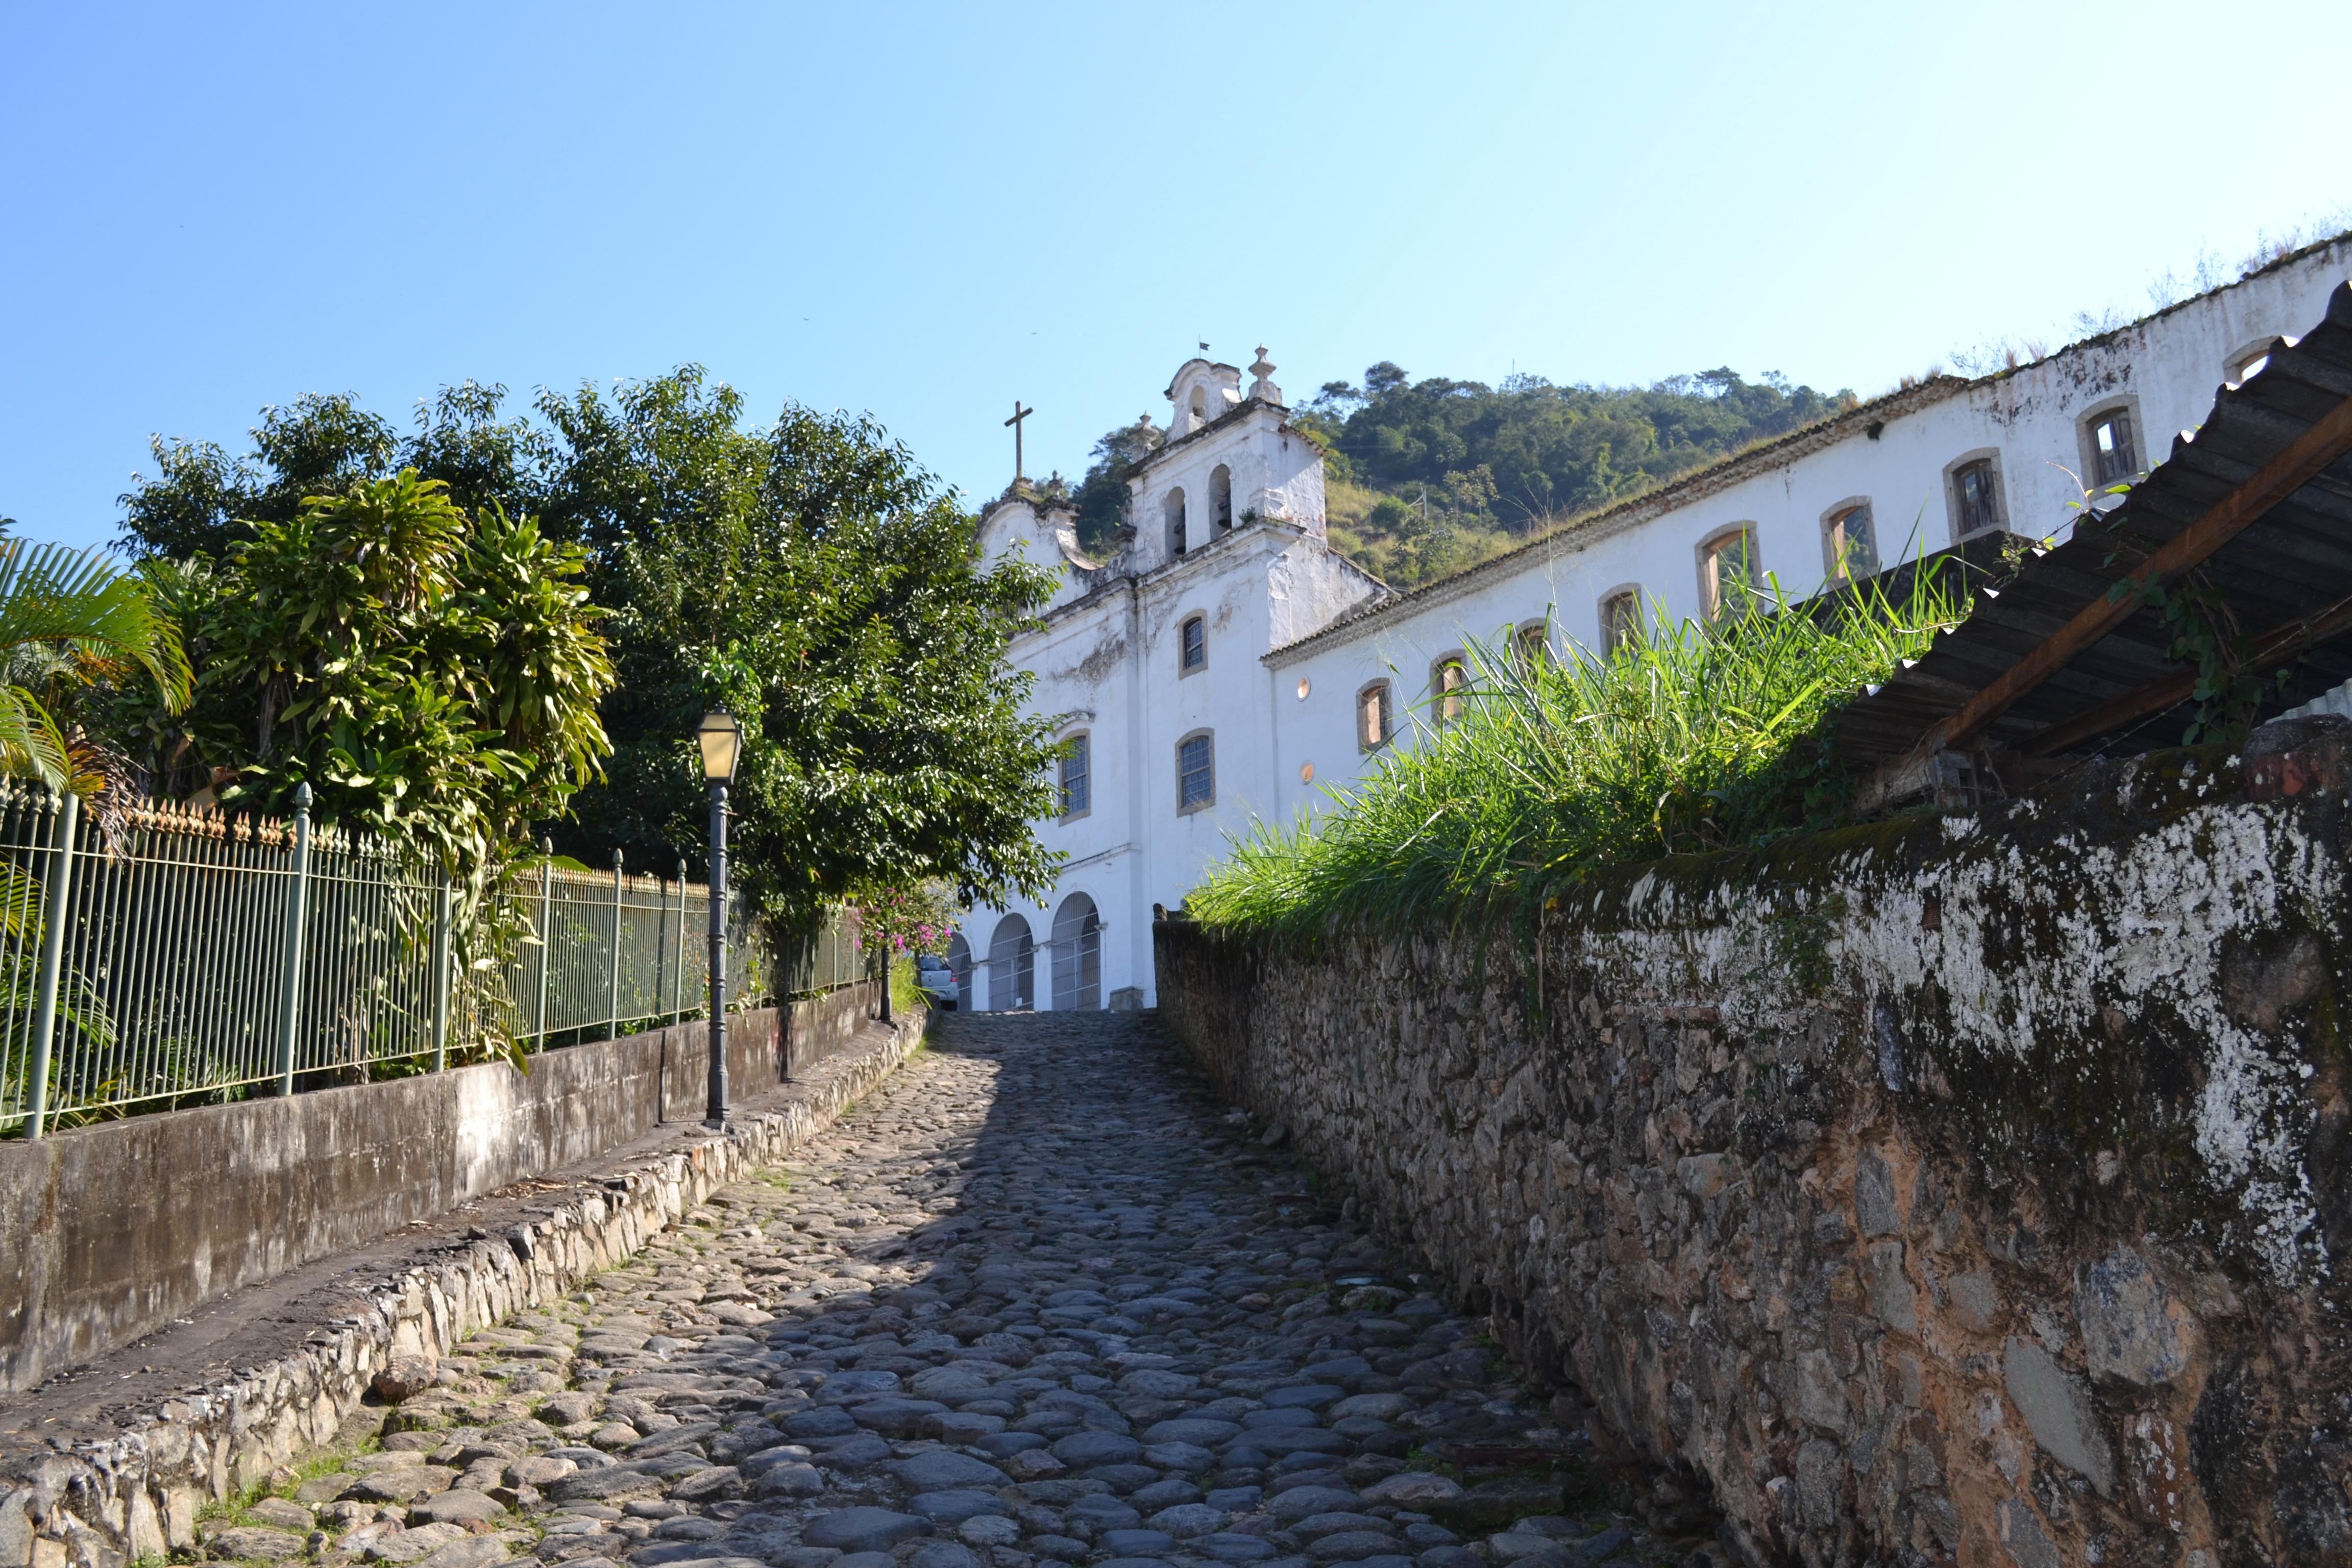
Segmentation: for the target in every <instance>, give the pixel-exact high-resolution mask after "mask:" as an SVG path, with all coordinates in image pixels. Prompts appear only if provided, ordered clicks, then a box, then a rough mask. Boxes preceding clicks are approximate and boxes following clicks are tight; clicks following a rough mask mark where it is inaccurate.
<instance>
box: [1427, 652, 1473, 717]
mask: <svg viewBox="0 0 2352 1568" xmlns="http://www.w3.org/2000/svg"><path fill="white" fill-rule="evenodd" d="M1469 689H1470V667H1469V666H1468V665H1466V664H1465V663H1463V662H1462V656H1461V655H1460V654H1458V653H1449V654H1442V655H1440V656H1439V657H1438V658H1436V659H1434V660H1433V661H1432V662H1431V664H1430V667H1429V698H1430V709H1431V711H1433V713H1435V714H1436V715H1437V721H1438V723H1440V724H1441V725H1443V724H1451V723H1453V722H1454V721H1455V720H1456V719H1459V718H1460V717H1462V710H1463V709H1464V708H1465V707H1466V706H1467V705H1468V704H1467V702H1466V700H1465V697H1464V695H1463V694H1464V693H1465V692H1466V691H1468V690H1469Z"/></svg>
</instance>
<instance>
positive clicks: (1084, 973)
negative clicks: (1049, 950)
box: [1054, 893, 1102, 1013]
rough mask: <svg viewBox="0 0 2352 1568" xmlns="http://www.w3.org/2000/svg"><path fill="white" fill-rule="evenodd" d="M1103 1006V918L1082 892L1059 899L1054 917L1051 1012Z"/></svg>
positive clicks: (1082, 1009) (1084, 1009) (1083, 1009)
mask: <svg viewBox="0 0 2352 1568" xmlns="http://www.w3.org/2000/svg"><path fill="white" fill-rule="evenodd" d="M1101 1005H1102V921H1101V919H1100V917H1098V916H1097V914H1096V913H1095V901H1094V900H1092V899H1090V898H1088V897H1087V896H1086V895H1085V894H1084V893H1072V894H1071V895H1070V896H1069V897H1068V898H1066V899H1065V900H1062V907H1061V909H1060V910H1057V911H1056V912H1055V916H1054V1011H1055V1012H1056V1013H1066V1012H1073V1011H1086V1010H1091V1009H1093V1008H1097V1007H1099V1006H1101Z"/></svg>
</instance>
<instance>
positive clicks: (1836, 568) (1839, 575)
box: [1822, 496, 1878, 583]
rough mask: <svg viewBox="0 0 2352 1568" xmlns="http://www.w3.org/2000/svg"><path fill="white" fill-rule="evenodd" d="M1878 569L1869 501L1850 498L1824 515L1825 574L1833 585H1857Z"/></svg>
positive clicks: (1875, 541) (1823, 570) (1875, 538)
mask: <svg viewBox="0 0 2352 1568" xmlns="http://www.w3.org/2000/svg"><path fill="white" fill-rule="evenodd" d="M1877 570H1878V536H1877V533H1876V531H1874V529H1873V528H1872V527H1871V521H1870V500H1869V498H1868V497H1866V496H1853V497H1849V498H1848V499H1846V500H1842V501H1840V502H1838V503H1837V505H1835V506H1833V507H1832V508H1830V510H1827V511H1825V512H1823V513H1822V575H1823V576H1824V577H1826V578H1828V579H1829V580H1830V581H1831V582H1832V583H1858V582H1860V581H1861V580H1862V579H1864V577H1867V576H1869V575H1871V574H1873V573H1874V572H1876V571H1877Z"/></svg>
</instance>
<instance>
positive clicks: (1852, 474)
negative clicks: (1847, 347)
mask: <svg viewBox="0 0 2352 1568" xmlns="http://www.w3.org/2000/svg"><path fill="white" fill-rule="evenodd" d="M2347 273H2352V243H2345V242H2337V243H2334V244H2330V245H2326V246H2323V247H2318V248H2316V249H2315V250H2314V251H2312V252H2311V253H2310V254H2308V255H2305V256H2303V257H2300V258H2297V259H2295V260H2293V261H2290V262H2287V263H2284V264H2282V265H2281V266H2279V267H2277V268H2273V269H2271V270H2269V271H2265V272H2262V273H2259V274H2256V275H2255V276H2253V277H2251V278H2248V279H2243V280H2242V281H2241V282H2238V283H2234V284H2232V285H2231V286H2230V287H2228V288H2225V289H2217V290H2215V291H2213V292H2211V293H2209V294H2203V295H2200V296H2198V297H2197V298H2196V299H2193V300H2187V301H2185V302H2183V303H2182V304H2180V305H2179V306H2178V307H2176V308H2175V309H2172V310H2168V311H2166V312H2165V313H2163V314H2162V315H2158V316H2155V317H2151V318H2150V319H2148V320H2147V321H2142V322H2139V323H2138V324H2137V325H2135V326H2131V327H2127V328H2125V329H2122V330H2121V331H2116V332H2114V333H2111V334H2108V335H2106V336H2104V337H2100V338H2095V339H2092V340H2089V341H2087V342H2083V343H2079V344H2076V345H2074V347H2071V348H2067V349H2064V350H2062V351H2060V352H2059V353H2054V354H2053V355H2051V356H2050V357H2049V358H2047V359H2044V360H2040V361H2037V362H2035V363H2032V364H2028V365H2025V366H2022V367H2021V368H2020V369H2018V370H2015V371H2012V372H2008V373H2005V374H2000V375H1997V376H1989V377H1985V378H1982V379H1979V380H1976V381H1965V382H1964V381H1961V380H1959V379H1958V378H1957V377H1954V378H1948V379H1946V380H1944V381H1942V382H1938V383H1936V384H1931V385H1929V386H1927V387H1923V388H1920V389H1917V390H1916V391H1914V392H1912V393H1909V394H1906V395H1898V396H1896V397H1895V398H1893V399H1891V400H1890V401H1889V402H1888V403H1887V404H1886V405H1883V406H1879V407H1874V408H1865V409H1863V410H1859V411H1857V413H1856V414H1854V415H1853V416H1849V417H1847V418H1846V419H1844V420H1843V421H1842V422H1840V423H1838V424H1836V425H1833V426H1829V427H1826V428H1824V429H1823V430H1822V431H1819V432H1816V433H1812V434H1809V435H1808V436H1807V437H1802V438H1801V439H1799V440H1796V441H1793V442H1791V443H1789V444H1788V445H1787V446H1786V447H1780V448H1768V449H1766V450H1763V451H1759V452H1757V453H1754V454H1752V455H1750V456H1748V457H1747V458H1738V459H1735V460H1734V461H1732V462H1730V463H1727V464H1725V465H1723V466H1721V467H1720V468H1717V469H1712V470H1708V471H1706V472H1704V473H1702V474H1699V475H1696V476H1694V477H1693V478H1692V479H1689V480H1685V481H1683V482H1681V483H1679V484H1677V485H1675V486H1674V487H1672V488H1671V489H1669V490H1668V491H1667V492H1666V493H1664V495H1662V496H1661V497H1659V498H1657V499H1656V500H1653V501H1649V502H1644V503H1640V504H1636V505H1634V506H1632V507H1629V508H1628V509H1626V510H1625V511H1624V513H1623V514H1622V515H1621V516H1618V517H1615V518H1612V519H1604V520H1601V521H1599V522H1598V523H1596V525H1594V526H1592V527H1590V528H1585V529H1579V530H1576V531H1570V532H1569V533H1566V534H1563V535H1561V536H1560V537H1559V538H1558V539H1556V540H1552V541H1548V542H1543V543H1541V544H1538V545H1537V546H1535V547H1533V548H1530V549H1528V550H1527V551H1524V552H1520V553H1519V554H1517V555H1515V556H1511V557H1508V558H1506V559H1505V560H1503V561H1500V562H1496V563H1492V564H1489V565H1486V566H1483V567H1479V568H1475V569H1474V570H1472V571H1470V572H1468V573H1465V574H1463V575H1461V576H1460V577H1457V578H1454V579H1452V580H1450V581H1448V582H1444V583H1440V584H1433V586H1431V587H1429V588H1426V589H1423V590H1422V591H1420V592H1418V593H1415V594H1413V595H1411V596H1410V597H1408V598H1406V599H1404V600H1402V601H1401V602H1398V603H1394V604H1391V605H1387V606H1386V607H1384V608H1381V609H1380V610H1378V611H1377V612H1375V613H1373V614H1371V615H1369V616H1362V617H1360V618H1359V619H1356V620H1354V621H1351V622H1347V623H1344V624H1342V625H1341V626H1339V627H1338V628H1337V629H1334V630H1332V631H1331V632H1329V633H1328V634H1327V635H1326V636H1324V637H1319V638H1316V639H1314V640H1311V641H1307V642H1305V643H1303V644H1302V645H1297V646H1286V647H1282V648H1278V649H1276V651H1275V652H1274V653H1272V654H1271V655H1269V656H1268V658H1267V661H1266V662H1267V664H1268V666H1269V667H1270V668H1273V669H1274V670H1275V671H1276V674H1278V675H1280V676H1282V677H1283V678H1284V679H1282V680H1280V681H1278V682H1277V683H1276V686H1277V689H1278V690H1279V691H1281V692H1285V693H1287V692H1289V691H1291V690H1293V689H1295V687H1296V684H1297V679H1299V678H1302V677H1303V678H1305V679H1307V681H1308V682H1309V684H1310V686H1311V687H1312V689H1313V690H1314V691H1315V692H1316V693H1318V695H1317V696H1316V697H1313V698H1311V699H1310V700H1308V701H1307V703H1305V704H1295V703H1278V704H1277V705H1276V714H1275V718H1276V724H1277V737H1278V738H1277V746H1278V750H1279V756H1280V766H1279V767H1277V769H1276V776H1277V777H1279V778H1281V779H1283V780H1285V781H1286V783H1285V784H1284V787H1283V790H1282V793H1281V795H1280V797H1279V798H1278V799H1277V800H1276V802H1275V808H1276V815H1277V816H1283V817H1288V816H1292V815H1295V814H1296V813H1297V812H1298V811H1300V810H1314V809H1321V808H1322V807H1323V806H1324V805H1327V804H1328V802H1327V801H1326V800H1325V798H1324V796H1323V794H1322V791H1321V789H1320V788H1318V784H1325V783H1328V782H1331V781H1334V780H1344V779H1350V778H1354V777H1357V776H1360V774H1361V773H1363V772H1364V771H1366V770H1367V769H1368V768H1369V766H1370V760H1369V759H1366V758H1363V757H1361V756H1360V754H1359V752H1358V750H1357V746H1356V730H1355V720H1354V714H1353V710H1352V703H1353V700H1354V698H1355V694H1356V692H1357V690H1358V689H1360V687H1361V686H1362V685H1363V683H1364V682H1366V681H1368V680H1370V679H1375V678H1376V677H1378V676H1381V675H1382V674H1384V673H1387V672H1389V671H1391V670H1393V671H1394V672H1395V680H1396V696H1397V700H1398V703H1399V706H1400V710H1401V711H1402V708H1403V706H1404V705H1405V704H1408V703H1412V702H1414V701H1416V700H1421V699H1423V697H1424V696H1425V693H1426V689H1427V685H1428V680H1429V671H1430V666H1431V663H1432V661H1433V660H1434V659H1435V658H1438V657H1439V656H1440V655H1441V654H1444V653H1446V652H1449V651H1451V650H1454V649H1457V648H1460V647H1463V645H1464V644H1465V642H1468V641H1470V640H1472V639H1488V638H1492V637H1495V636H1496V633H1497V632H1498V631H1501V630H1502V629H1504V628H1506V627H1511V626H1520V625H1523V624H1524V623H1526V622H1528V621H1530V620H1534V619H1538V618H1542V617H1545V616H1547V615H1548V616H1549V619H1550V623H1551V626H1550V638H1551V642H1552V644H1553V646H1554V647H1556V648H1559V649H1562V650H1565V649H1566V648H1568V647H1570V645H1582V646H1584V647H1598V646H1600V641H1601V619H1600V616H1601V600H1602V599H1603V597H1604V596H1606V595H1611V594H1613V593H1615V592H1617V591H1619V590H1621V589H1624V588H1628V587H1635V588H1638V589H1639V590H1640V591H1641V593H1642V595H1643V598H1644V600H1645V602H1647V603H1649V604H1650V605H1652V606H1653V610H1654V611H1656V610H1660V609H1662V610H1663V611H1664V614H1665V615H1666V616H1667V617H1668V618H1669V619H1674V620H1679V619H1682V618H1683V617H1685V616H1696V615H1698V614H1699V613H1700V611H1701V605H1700V599H1699V547H1700V546H1701V544H1702V543H1703V542H1706V540H1708V539H1709V538H1711V537H1714V536H1715V535H1716V534H1717V533H1718V532H1719V531H1722V530H1724V529H1727V528H1729V527H1731V526H1733V525H1735V524H1743V523H1744V524H1747V525H1749V526H1750V527H1752V528H1753V530H1754V531H1755V536H1756V540H1757V550H1758V555H1759V560H1760V562H1761V565H1762V568H1763V570H1765V571H1767V572H1769V573H1772V574H1775V575H1776V576H1777V577H1778V578H1779V580H1780V584H1782V586H1783V587H1784V588H1785V589H1786V590H1787V591H1788V592H1789V593H1790V594H1791V595H1807V594H1810V593H1811V592H1812V591H1813V589H1814V588H1815V586H1816V585H1818V584H1820V583H1821V582H1822V580H1823V577H1824V571H1825V569H1824V563H1823V559H1822V520H1823V517H1824V515H1825V514H1826V513H1827V512H1829V511H1830V510H1832V509H1833V508H1835V507H1839V506H1843V505H1846V504H1850V503H1851V502H1853V501H1855V500H1867V501H1868V502H1869V503H1870V505H1871V507H1872V510H1873V511H1874V522H1875V528H1876V531H1877V537H1878V548H1879V553H1880V555H1881V558H1882V560H1884V561H1887V562H1892V561H1895V560H1897V559H1900V558H1903V557H1904V556H1906V555H1908V554H1912V553H1916V552H1917V551H1918V550H1921V549H1926V550H1940V549H1943V548H1944V547H1945V546H1946V545H1948V544H1949V543H1951V542H1953V541H1954V540H1955V539H1956V538H1957V537H1958V526H1959V520H1958V517H1957V515H1955V513H1954V510H1953V507H1952V495H1951V487H1950V486H1949V485H1948V483H1947V482H1946V478H1945V476H1946V470H1947V469H1948V467H1949V466H1950V465H1951V464H1952V463H1953V462H1954V461H1955V460H1957V459H1958V458H1962V457H1963V456H1965V455H1968V454H1972V453H1991V454H1993V455H1994V458H1995V460H1996V462H1997V463H1998V466H1999V468H2000V484H2001V491H2002V502H2003V506H2004V510H2005V514H2006V515H2005V521H2006V522H2007V525H2008V527H2009V529H2010V530H2011V531H2014V532H2018V533H2021V534H2027V535H2030V536H2032V537H2035V538H2042V537H2048V536H2063V534H2064V533H2065V532H2066V531H2068V529H2069V528H2070V527H2071V525H2072V520H2073V518H2074V516H2075V515H2076V513H2075V511H2074V504H2075V503H2079V502H2080V501H2081V500H2082V499H2083V489H2082V487H2083V486H2084V485H2088V484H2089V483H2090V479H2089V476H2088V474H2087V472H2086V470H2085V466H2084V444H2083V442H2084V437H2083V421H2084V416H2085V415H2086V414H2087V413H2089V412H2090V411H2092V410H2095V409H2101V408H2104V407H2105V406H2107V405H2111V404H2113V403H2114V402H2116V400H2117V399H2118V398H2123V399H2128V400H2129V404H2130V406H2131V407H2132V410H2133V412H2134V415H2135V420H2134V424H2135V426H2136V434H2137V440H2138V446H2139V455H2140V459H2141V461H2142V462H2143V463H2144V464H2145V463H2148V462H2153V461H2155V460H2157V459H2158V458H2163V457H2164V456H2165V455H2166V454H2167V453H2168V452H2169V451H2170V450H2171V447H2172V441H2173V437H2174V436H2175V435H2176V433H2178V432H2179V431H2182V430H2185V429H2189V428H2192V427H2193V426H2196V425H2198V424H2199V423H2200V422H2201V421H2202V420H2203V419H2204V418H2205V416H2206V414H2207V412H2208V411H2209V410H2210V408H2211V407H2212V405H2213V395H2214V392H2215V390H2216V389H2217V388H2218V387H2219V386H2220V385H2221V383H2222V381H2223V380H2224V378H2225V376H2226V374H2227V373H2228V371H2229V369H2230V368H2231V366H2232V365H2233V364H2235V363H2236V362H2237V357H2238V355H2240V354H2241V353H2243V352H2244V351H2245V350H2247V349H2248V348H2251V347H2252V346H2254V345H2256V344H2259V343H2260V342H2263V340H2264V339H2266V338H2271V337H2276V336H2279V335H2283V334H2284V335H2290V336H2292V335H2295V334H2299V333H2301V332H2303V331H2305V330H2306V329H2307V328H2309V327H2310V326H2311V324H2312V323H2314V322H2315V321H2319V320H2320V319H2321V318H2322V317H2323V316H2325V314H2326V308H2327V296H2328V292H2329V290H2330V289H2334V288H2335V287H2336V285H2337V284H2338V283H2341V282H2343V281H2344V280H2345V279H2346V277H2347ZM1874 426H1875V429H1874ZM2070 471H2071V474H2070ZM2074 476H2080V483H2079V484H2078V482H2077V479H2076V478H2075V477H2074ZM1324 693H1328V696H1324V695H1320V694H1324ZM1406 743H1407V744H1411V743H1412V737H1411V736H1408V737H1407V739H1406ZM1307 763H1312V764H1313V765H1314V768H1315V774H1316V780H1317V784H1302V783H1300V782H1298V773H1299V770H1300V768H1301V767H1302V766H1304V765H1306V764H1307Z"/></svg>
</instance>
